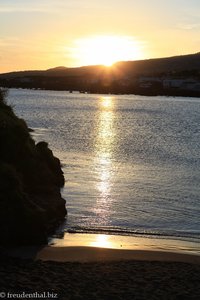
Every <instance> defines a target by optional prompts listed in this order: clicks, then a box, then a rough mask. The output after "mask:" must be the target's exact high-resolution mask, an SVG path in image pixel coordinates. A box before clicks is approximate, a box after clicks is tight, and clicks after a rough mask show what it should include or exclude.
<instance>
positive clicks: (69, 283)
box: [0, 234, 200, 300]
mask: <svg viewBox="0 0 200 300" xmlns="http://www.w3.org/2000/svg"><path fill="white" fill-rule="evenodd" d="M67 237H68V238H66V240H64V239H63V240H60V243H58V241H57V240H56V241H55V240H54V244H53V245H44V246H43V247H42V246H41V247H36V246H35V247H18V248H15V249H14V248H13V249H11V250H12V251H11V250H10V251H9V249H7V253H6V251H4V252H5V253H2V255H0V262H1V264H0V274H1V276H0V286H1V293H4V294H2V295H5V296H7V297H8V293H9V295H10V294H12V293H13V294H16V293H17V294H21V295H22V294H23V293H25V294H30V293H31V294H33V293H36V292H39V293H40V294H44V293H45V295H47V294H48V293H50V294H51V295H54V298H56V299H59V300H62V299H63V300H66V299H77V300H78V299H80V300H86V299H93V300H102V299H118V300H120V299H128V300H129V299H130V300H132V299H136V300H146V299H150V300H156V299H172V300H173V299H174V300H175V299H199V296H200V286H199V284H198V283H199V282H200V255H198V254H195V253H194V252H187V253H185V251H184V250H182V252H181V251H179V252H178V251H177V252H173V249H171V250H169V249H168V251H166V250H165V251H164V250H161V249H159V250H158V249H157V250H156V249H153V248H152V246H153V243H152V242H153V240H152V239H149V240H148V242H149V248H148V249H147V248H146V249H144V246H143V248H142V246H141V244H140V248H137V247H139V244H137V243H139V241H138V239H135V249H123V247H125V244H124V240H123V244H122V245H123V247H122V249H121V248H118V249H117V248H108V247H107V248H106V247H104V248H103V247H97V246H92V245H90V246H89V245H85V246H83V245H82V246H80V245H79V246H77V245H76V246H74V245H72V244H73V243H74V244H76V243H77V244H78V241H79V244H80V243H81V240H79V235H78V236H77V235H76V234H70V235H68V236H67ZM98 237H99V241H101V242H104V243H105V242H106V241H105V240H104V239H103V238H102V237H101V238H100V236H98ZM90 238H91V237H88V236H87V237H86V236H85V235H83V236H82V239H83V240H84V239H85V243H86V242H87V243H88V241H89V240H90ZM94 238H95V236H93V239H94ZM96 238H97V236H96ZM117 240H118V242H119V240H120V242H121V239H120V237H118V239H117ZM61 241H62V242H63V244H62V243H61ZM67 241H68V243H71V246H69V244H68V246H67V245H66V242H67ZM72 241H73V243H72ZM129 241H130V240H129ZM132 242H133V240H131V243H132ZM112 245H113V247H116V244H112ZM131 245H132V247H133V244H131ZM110 246H111V245H110ZM154 246H155V245H154ZM163 246H164V244H163ZM126 247H128V245H127V244H126ZM161 248H162V247H161ZM174 251H175V250H174ZM27 298H28V296H27ZM29 298H30V297H29ZM25 299H26V298H25ZM49 299H50V298H49Z"/></svg>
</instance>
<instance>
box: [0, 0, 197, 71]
mask: <svg viewBox="0 0 200 300" xmlns="http://www.w3.org/2000/svg"><path fill="white" fill-rule="evenodd" d="M199 51H200V1H199V0H123V1H122V0H0V73H3V72H7V71H14V70H30V69H31V70H33V69H48V68H52V67H56V66H66V67H75V66H81V65H88V64H105V65H110V64H112V63H113V62H114V61H116V60H134V59H145V58H154V57H164V56H172V55H180V54H189V53H195V52H199Z"/></svg>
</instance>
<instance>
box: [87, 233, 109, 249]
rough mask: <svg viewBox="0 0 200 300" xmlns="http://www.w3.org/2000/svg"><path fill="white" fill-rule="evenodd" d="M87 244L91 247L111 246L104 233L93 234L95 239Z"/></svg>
mask: <svg viewBox="0 0 200 300" xmlns="http://www.w3.org/2000/svg"><path fill="white" fill-rule="evenodd" d="M89 246H92V247H100V248H113V247H114V246H113V243H112V241H110V240H109V236H108V235H105V234H98V235H96V236H95V240H93V241H92V242H91V243H90V245H89Z"/></svg>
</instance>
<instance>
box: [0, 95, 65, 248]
mask: <svg viewBox="0 0 200 300" xmlns="http://www.w3.org/2000/svg"><path fill="white" fill-rule="evenodd" d="M4 99H5V98H4V95H3V92H2V91H1V90H0V245H1V244H3V245H5V244H6V245H7V244H13V245H16V244H19V245H22V244H41V243H45V242H46V241H47V236H48V234H49V233H51V232H53V230H54V229H55V228H56V226H57V225H58V224H59V223H60V222H61V221H62V220H63V219H64V217H65V215H66V208H65V200H64V199H62V197H61V193H60V189H61V188H62V187H63V186H64V182H65V180H64V176H63V172H62V169H61V164H60V161H59V159H58V158H56V157H54V155H53V153H52V151H51V150H50V149H49V148H48V144H47V143H46V142H40V143H38V144H35V141H34V140H33V139H32V137H31V135H30V133H29V132H30V130H29V128H28V126H27V124H26V122H25V121H24V120H23V119H20V118H18V117H17V116H16V115H15V113H14V112H13V109H12V108H11V107H10V106H9V105H7V104H6V102H5V100H4Z"/></svg>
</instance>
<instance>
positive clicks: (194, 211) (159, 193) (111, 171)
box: [8, 89, 200, 240]
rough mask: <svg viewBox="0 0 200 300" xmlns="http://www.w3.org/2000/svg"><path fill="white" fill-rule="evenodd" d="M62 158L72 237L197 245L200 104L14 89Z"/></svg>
mask: <svg viewBox="0 0 200 300" xmlns="http://www.w3.org/2000/svg"><path fill="white" fill-rule="evenodd" d="M8 101H9V103H12V104H13V105H14V108H15V111H16V113H17V114H18V115H19V116H20V117H22V118H24V119H25V120H26V121H27V123H28V125H29V126H30V127H32V128H33V129H34V130H35V132H34V134H33V137H34V139H35V140H37V141H40V140H45V141H47V142H48V143H49V146H50V148H51V149H52V150H53V151H54V153H55V154H56V155H57V156H58V157H59V158H60V159H61V162H62V165H63V171H64V174H65V178H66V184H65V188H64V189H63V197H64V198H65V199H66V206H67V209H68V217H67V221H66V224H65V230H66V231H73V230H74V231H75V232H90V231H91V232H110V233H120V234H130V235H131V234H139V235H147V236H149V235H157V236H165V237H166V236H171V237H182V238H191V239H195V240H198V239H199V233H200V218H199V216H200V181H199V178H200V100H199V99H195V98H174V97H143V96H134V95H129V96H126V95H87V94H79V93H73V94H69V93H68V92H54V91H34V90H15V89H11V90H10V92H9V95H8Z"/></svg>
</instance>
